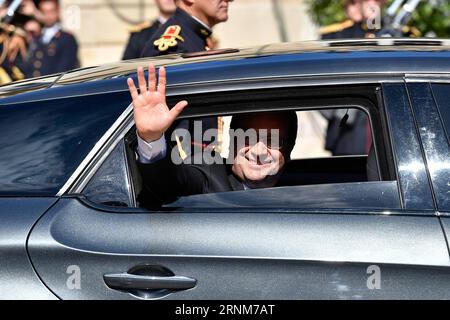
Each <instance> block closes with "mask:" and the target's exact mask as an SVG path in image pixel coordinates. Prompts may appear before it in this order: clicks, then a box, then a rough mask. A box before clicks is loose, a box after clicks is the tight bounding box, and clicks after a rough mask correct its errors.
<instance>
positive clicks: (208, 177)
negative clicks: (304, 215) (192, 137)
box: [127, 65, 297, 207]
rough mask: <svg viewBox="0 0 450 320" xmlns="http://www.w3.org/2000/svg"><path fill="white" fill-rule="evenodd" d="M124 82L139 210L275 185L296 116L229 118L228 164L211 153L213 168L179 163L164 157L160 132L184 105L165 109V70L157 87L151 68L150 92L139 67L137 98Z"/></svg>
mask: <svg viewBox="0 0 450 320" xmlns="http://www.w3.org/2000/svg"><path fill="white" fill-rule="evenodd" d="M127 81H128V86H129V89H130V93H131V96H132V99H133V107H134V119H135V123H136V130H137V135H138V150H137V151H138V156H139V159H138V165H139V168H140V171H141V175H142V178H143V193H142V194H141V196H140V197H139V201H140V203H141V205H144V206H147V207H158V206H160V205H162V204H165V203H170V202H172V201H174V200H176V198H177V197H179V196H186V195H192V194H203V193H209V192H224V191H233V190H244V189H254V188H268V187H274V186H277V185H278V183H279V181H280V177H281V176H282V174H283V169H284V168H285V165H286V163H287V162H288V161H289V160H290V153H291V151H292V149H293V147H294V144H295V139H296V136H297V116H296V113H295V112H294V111H287V112H281V113H274V112H271V113H260V114H248V115H235V116H233V119H232V122H231V129H234V130H235V133H237V134H236V135H234V137H235V138H236V139H232V140H233V143H232V145H233V147H232V148H230V149H231V150H230V153H231V155H230V156H229V159H222V158H220V157H219V156H214V155H213V154H212V157H211V158H210V159H212V160H213V161H212V163H205V162H207V161H200V162H198V163H197V162H195V159H194V163H193V164H192V163H190V161H184V162H183V161H180V159H179V154H178V152H177V151H176V150H175V152H174V151H173V150H172V152H168V145H167V143H166V140H165V136H164V133H165V132H166V131H167V129H169V128H170V127H171V126H172V124H173V122H174V121H175V119H176V118H177V116H178V115H179V114H180V113H181V112H182V111H183V109H184V108H185V107H186V106H187V101H181V102H179V103H178V104H176V105H175V106H174V107H173V108H172V109H169V108H168V107H167V104H166V97H165V90H166V71H165V69H164V67H161V68H160V69H159V81H158V86H157V87H156V75H155V68H154V67H153V65H149V75H148V87H147V83H146V80H145V78H144V71H143V69H142V67H140V68H138V84H139V89H140V93H138V91H137V89H136V87H135V85H134V82H133V80H132V79H131V78H129V79H128V80H127ZM249 132H250V134H248V133H249ZM252 133H254V134H253V135H252ZM175 163H178V164H175Z"/></svg>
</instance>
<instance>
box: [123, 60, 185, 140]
mask: <svg viewBox="0 0 450 320" xmlns="http://www.w3.org/2000/svg"><path fill="white" fill-rule="evenodd" d="M137 77H138V86H139V91H140V92H138V90H137V89H136V86H135V85H134V81H133V79H131V78H128V79H127V83H128V88H129V89H130V94H131V98H132V99H133V112H134V121H135V123H136V129H137V132H138V134H139V136H140V137H141V138H142V139H144V140H145V141H147V142H151V141H155V140H158V139H159V138H161V136H162V135H163V134H164V132H165V131H166V130H167V129H168V128H169V127H170V126H171V125H172V123H173V122H174V121H175V119H176V118H177V116H178V115H179V114H180V113H181V111H183V109H184V108H185V107H186V106H187V104H188V103H187V101H180V102H178V103H177V104H176V105H175V107H173V108H172V109H169V107H168V106H167V103H166V82H167V78H166V70H165V68H164V67H161V68H160V69H159V79H158V83H156V71H155V66H154V65H153V64H149V66H148V87H147V82H146V81H145V77H144V70H143V68H142V67H138V69H137Z"/></svg>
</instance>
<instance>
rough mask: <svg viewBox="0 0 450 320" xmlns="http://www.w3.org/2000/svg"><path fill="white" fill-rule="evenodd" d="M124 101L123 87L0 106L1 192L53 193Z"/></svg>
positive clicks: (125, 105) (66, 178)
mask: <svg viewBox="0 0 450 320" xmlns="http://www.w3.org/2000/svg"><path fill="white" fill-rule="evenodd" d="M50 90H51V89H50ZM129 103H130V97H129V93H128V92H127V91H124V92H116V93H106V94H99V95H87V96H78V97H68V98H62V99H54V100H45V101H30V102H24V103H11V104H7V103H4V104H3V105H0V196H1V195H45V196H54V195H55V194H56V193H57V192H58V191H59V189H61V187H62V186H63V185H64V183H65V182H66V181H67V180H68V179H69V177H70V176H71V175H72V173H73V172H74V171H75V169H76V168H77V167H78V165H79V164H80V163H81V161H82V160H83V159H84V158H85V157H86V155H87V154H88V153H89V151H91V149H92V148H93V147H94V145H95V143H96V142H97V141H98V140H99V139H100V138H101V136H102V135H103V134H104V133H105V132H106V131H107V130H108V129H109V128H110V127H111V125H112V124H113V123H114V121H115V120H116V119H117V118H118V116H119V115H120V114H121V113H122V112H123V111H124V110H125V108H126V107H127V106H128V105H129Z"/></svg>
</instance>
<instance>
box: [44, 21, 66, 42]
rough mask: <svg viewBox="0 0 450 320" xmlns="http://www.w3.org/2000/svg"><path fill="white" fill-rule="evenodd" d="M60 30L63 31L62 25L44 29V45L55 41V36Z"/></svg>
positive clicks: (57, 24) (56, 24)
mask: <svg viewBox="0 0 450 320" xmlns="http://www.w3.org/2000/svg"><path fill="white" fill-rule="evenodd" d="M60 30H61V24H59V23H55V24H54V25H53V26H51V27H49V28H44V29H43V30H42V38H41V40H42V43H43V44H48V43H49V42H50V41H51V40H52V39H53V37H54V36H55V34H57V33H58V32H59V31H60Z"/></svg>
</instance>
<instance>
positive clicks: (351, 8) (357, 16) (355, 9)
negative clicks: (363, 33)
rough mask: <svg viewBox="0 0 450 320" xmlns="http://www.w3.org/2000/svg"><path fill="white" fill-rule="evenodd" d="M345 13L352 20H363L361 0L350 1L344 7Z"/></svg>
mask: <svg viewBox="0 0 450 320" xmlns="http://www.w3.org/2000/svg"><path fill="white" fill-rule="evenodd" d="M345 13H346V14H347V17H348V18H349V19H350V20H352V21H354V22H361V21H362V20H363V15H362V8H361V0H354V1H352V2H350V3H349V4H348V5H347V6H346V8H345Z"/></svg>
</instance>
